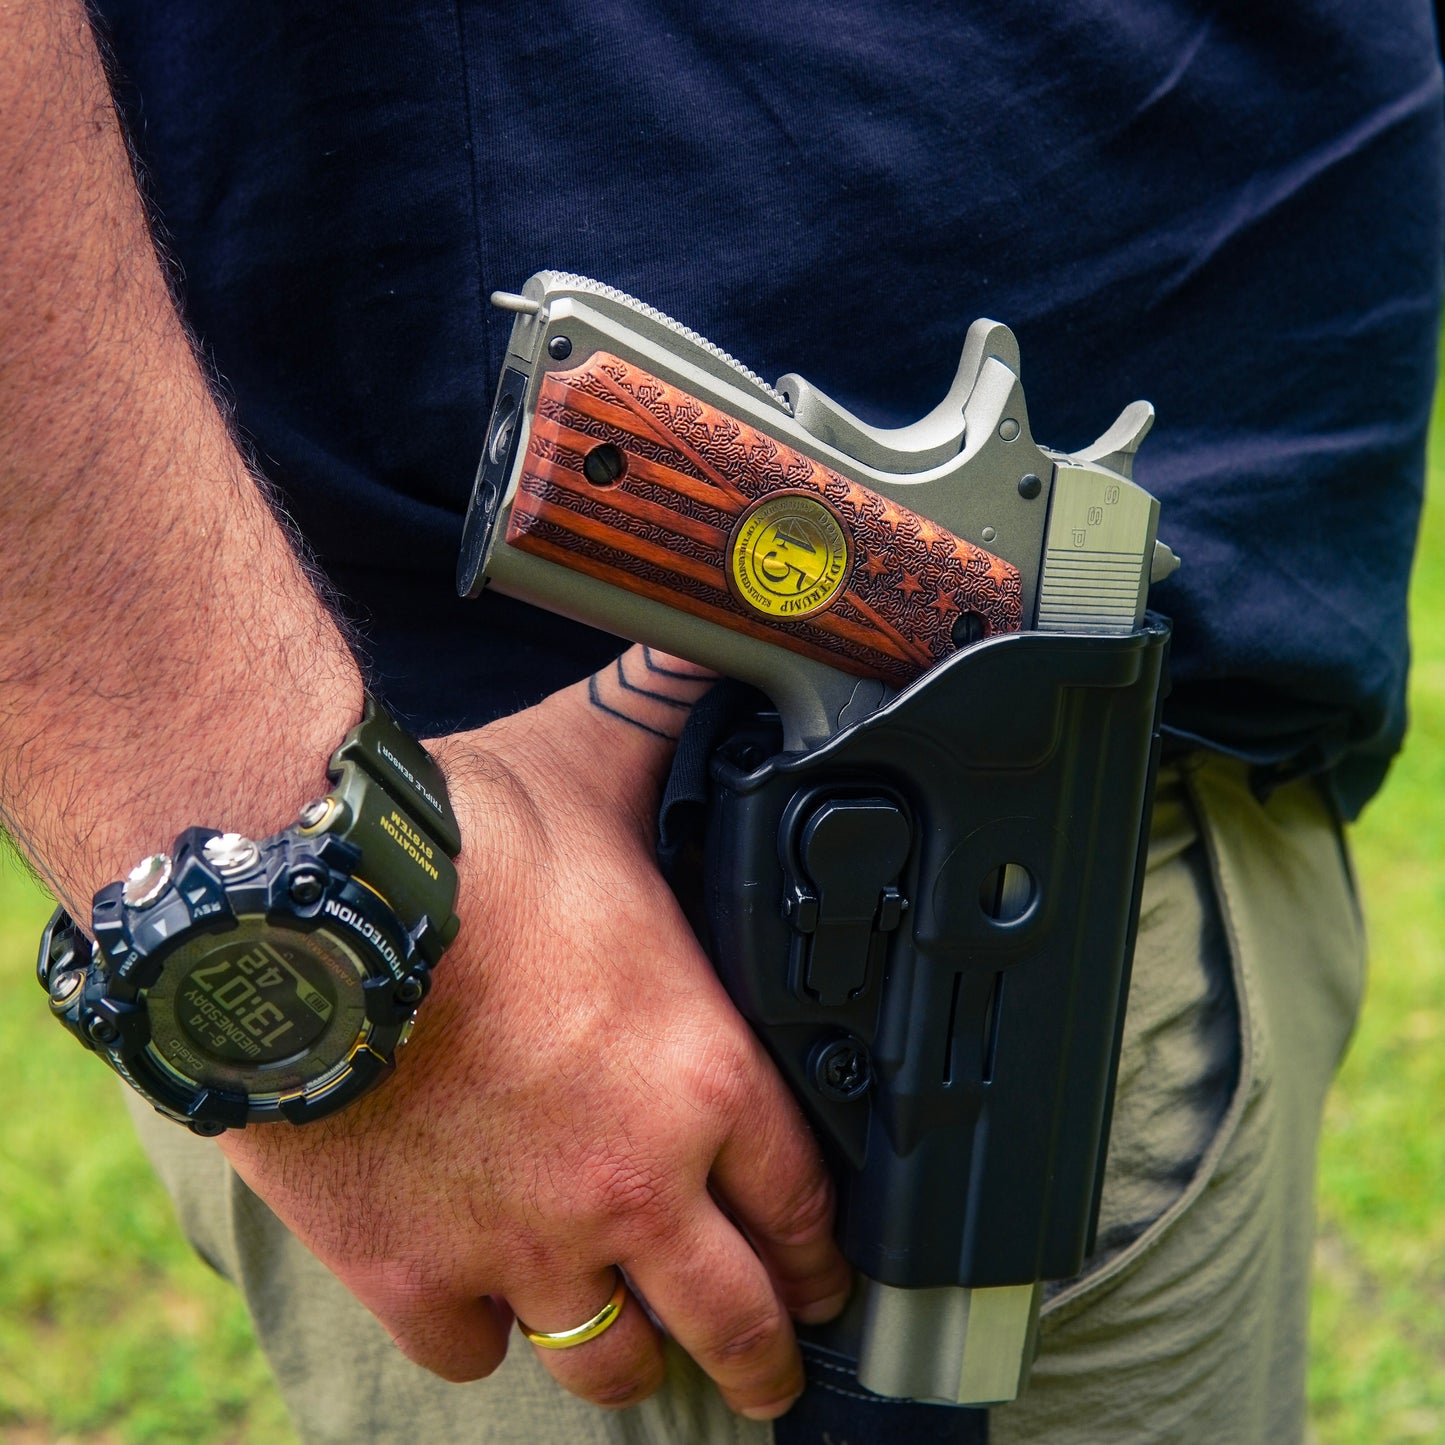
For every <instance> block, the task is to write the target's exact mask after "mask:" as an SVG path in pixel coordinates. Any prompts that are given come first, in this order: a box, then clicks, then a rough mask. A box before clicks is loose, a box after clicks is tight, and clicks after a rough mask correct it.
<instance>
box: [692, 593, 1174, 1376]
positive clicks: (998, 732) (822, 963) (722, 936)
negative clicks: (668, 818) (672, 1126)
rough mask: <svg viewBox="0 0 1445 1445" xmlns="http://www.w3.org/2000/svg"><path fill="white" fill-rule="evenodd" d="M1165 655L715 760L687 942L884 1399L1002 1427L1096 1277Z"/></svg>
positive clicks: (1114, 646) (1002, 681)
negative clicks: (794, 1120)
mask: <svg viewBox="0 0 1445 1445" xmlns="http://www.w3.org/2000/svg"><path fill="white" fill-rule="evenodd" d="M1168 642H1169V626H1168V624H1167V622H1165V621H1163V620H1162V619H1159V618H1156V617H1154V616H1153V615H1152V614H1150V615H1149V616H1148V617H1147V618H1146V620H1145V623H1144V625H1143V626H1142V627H1141V628H1139V629H1137V630H1136V631H1134V632H1132V633H1129V634H1126V635H1122V636H1120V635H1115V636H1106V635H1099V634H1087V635H1083V634H1079V635H1076V634H1069V633H1057V632H1054V633H1044V632H1023V633H1016V634H1012V635H1006V636H999V637H995V638H992V639H989V640H986V641H984V642H982V643H978V644H976V645H974V646H972V647H968V648H966V649H964V650H962V651H960V652H957V653H955V654H954V655H952V656H951V657H949V658H948V659H947V660H945V661H944V662H943V663H941V664H940V665H939V666H937V667H936V668H934V669H933V670H932V671H930V672H928V673H927V674H925V675H924V676H923V677H921V678H920V679H919V680H918V681H917V682H915V683H914V684H912V685H911V686H910V687H908V688H907V689H906V690H905V691H904V692H902V693H901V694H899V695H898V696H897V697H896V698H895V699H893V700H892V701H891V702H889V703H887V704H886V705H884V706H883V707H881V708H879V709H878V710H877V711H876V712H874V713H873V714H871V715H870V716H868V717H867V718H866V719H864V720H862V721H860V722H858V723H856V724H855V725H853V726H851V727H848V728H846V729H844V730H843V731H841V732H839V733H838V734H837V735H836V736H834V737H833V738H831V739H830V740H829V741H828V742H826V743H825V744H823V745H822V746H819V747H817V748H815V749H813V750H811V751H807V752H803V753H782V752H780V751H779V750H778V749H779V746H780V733H779V731H778V728H777V724H776V720H775V719H774V718H772V717H771V716H769V715H767V714H765V713H762V712H758V713H755V714H754V715H752V716H750V717H749V718H748V719H747V720H746V721H745V722H743V723H742V725H741V726H738V727H736V728H735V730H733V731H732V732H731V734H730V735H729V736H728V737H727V738H726V740H725V741H724V742H723V743H722V744H721V745H720V746H719V747H718V749H717V751H716V752H715V754H714V755H713V758H712V763H711V782H712V791H711V798H710V804H709V810H708V815H707V827H706V856H705V866H704V870H703V879H704V883H703V887H704V897H703V900H702V907H701V914H702V916H701V918H700V919H699V920H697V921H698V922H699V923H700V928H701V931H702V932H703V935H704V941H705V943H706V945H707V946H708V948H709V950H710V952H711V954H712V957H713V961H714V963H715V966H716V967H717V970H718V972H719V974H720V976H721V977H722V979H723V981H724V983H725V984H726V986H727V988H728V990H729V992H730V994H731V995H732V998H733V1000H734V1002H735V1003H736V1005H737V1007H738V1008H739V1010H740V1011H741V1012H742V1014H743V1015H744V1016H745V1017H746V1018H747V1020H748V1022H749V1023H750V1024H751V1025H752V1027H753V1028H754V1030H755V1031H756V1032H757V1033H758V1035H759V1036H760V1037H761V1038H762V1040H763V1042H764V1043H765V1045H766V1046H767V1048H768V1049H769V1051H770V1052H771V1054H772V1056H773V1058H774V1059H775V1061H776V1062H777V1064H778V1067H779V1068H780V1069H781V1071H782V1073H783V1075H784V1077H785V1078H786V1079H787V1081H788V1083H789V1084H790V1086H791V1087H792V1089H793V1090H794V1092H795V1093H796V1095H797V1097H798V1098H799V1100H800V1101H801V1102H802V1104H803V1106H804V1108H805V1110H806V1112H807V1113H808V1116H809V1117H810V1119H811V1121H812V1123H813V1125H814V1127H815V1129H816V1131H817V1133H818V1135H819V1136H820V1138H821V1140H822V1142H823V1144H824V1147H825V1150H826V1152H827V1154H828V1156H829V1158H830V1161H831V1163H832V1166H833V1169H834V1173H835V1178H836V1181H837V1185H838V1198H839V1237H840V1241H841V1244H842V1248H843V1252H844V1253H845V1255H846V1256H847V1258H848V1259H849V1261H850V1262H851V1263H852V1264H853V1265H854V1267H855V1268H856V1269H857V1270H858V1272H859V1273H860V1275H861V1276H863V1279H864V1286H863V1289H862V1291H861V1293H862V1295H863V1296H864V1299H863V1302H862V1304H861V1306H860V1308H859V1310H858V1312H857V1314H858V1317H859V1318H860V1319H861V1324H860V1325H859V1327H858V1334H857V1353H858V1359H859V1378H860V1380H861V1381H862V1383H863V1384H865V1385H866V1386H868V1387H869V1388H870V1389H873V1390H875V1391H877V1392H879V1393H881V1394H885V1395H892V1396H909V1397H913V1398H919V1399H933V1400H943V1401H947V1402H950V1403H958V1404H963V1403H981V1402H985V1401H995V1400H1004V1399H1010V1398H1013V1396H1014V1395H1016V1394H1017V1392H1018V1390H1019V1389H1021V1388H1022V1386H1023V1384H1024V1383H1025V1381H1026V1379H1027V1374H1028V1368H1029V1365H1030V1363H1031V1359H1032V1354H1033V1348H1034V1334H1035V1325H1036V1321H1037V1316H1038V1309H1039V1300H1040V1288H1041V1282H1042V1281H1045V1280H1052V1279H1063V1278H1067V1277H1069V1276H1071V1275H1073V1274H1075V1273H1077V1272H1078V1271H1079V1269H1080V1267H1081V1266H1082V1264H1083V1261H1084V1259H1085V1257H1086V1256H1087V1254H1088V1253H1089V1252H1090V1250H1091V1248H1092V1245H1093V1236H1094V1230H1095V1227H1096V1224H1097V1218H1098V1207H1099V1194H1100V1187H1101V1184H1102V1180H1103V1172H1104V1156H1105V1151H1106V1148H1107V1144H1108V1135H1109V1118H1110V1111H1111V1106H1112V1095H1113V1085H1114V1077H1115V1071H1116V1067H1117V1063H1118V1054H1119V1043H1120V1037H1121V1033H1122V1028H1123V1020H1124V1008H1125V1001H1126V998H1127V994H1128V987H1129V971H1130V963H1131V959H1132V953H1133V946H1134V936H1135V931H1136V926H1137V922H1138V916H1139V900H1140V893H1141V889H1142V886H1143V876H1144V862H1145V857H1146V852H1147V842H1148V828H1149V816H1150V808H1151V802H1152V795H1153V786H1154V775H1155V771H1156V767H1157V762H1158V756H1159V711H1160V704H1161V699H1162V694H1163V691H1164V678H1165V659H1166V654H1167V649H1168Z"/></svg>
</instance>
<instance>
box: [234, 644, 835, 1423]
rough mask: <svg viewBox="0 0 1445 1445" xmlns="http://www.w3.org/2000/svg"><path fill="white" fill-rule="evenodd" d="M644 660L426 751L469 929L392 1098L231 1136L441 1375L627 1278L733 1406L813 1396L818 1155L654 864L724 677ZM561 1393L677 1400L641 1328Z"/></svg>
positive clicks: (561, 1318) (777, 1407)
mask: <svg viewBox="0 0 1445 1445" xmlns="http://www.w3.org/2000/svg"><path fill="white" fill-rule="evenodd" d="M688 671H689V669H688V668H687V665H686V664H679V663H677V662H676V661H675V660H672V659H660V658H659V657H658V656H657V654H649V653H646V652H645V651H644V649H641V648H634V649H633V650H632V651H631V652H629V653H628V654H627V655H626V656H625V657H624V658H623V659H622V660H621V662H620V663H619V664H618V666H617V668H616V669H609V670H607V671H606V672H604V673H602V674H599V675H598V677H597V678H594V679H592V681H591V682H590V684H589V683H582V684H578V685H577V686H576V687H573V688H569V689H568V690H566V691H565V692H562V693H558V694H557V695H556V696H554V697H552V698H549V699H548V700H547V701H546V702H544V703H542V704H541V705H540V706H538V707H535V708H532V709H530V710H528V711H527V712H524V713H521V714H518V715H517V716H515V717H511V718H507V719H505V720H503V721H501V722H498V723H495V724H493V725H492V726H490V727H487V728H483V729H481V730H480V731H478V732H475V733H470V734H465V735H462V736H458V737H454V738H450V739H446V740H443V741H442V742H441V743H440V744H434V745H433V746H434V747H435V749H436V751H437V753H438V756H439V758H440V760H441V761H442V762H443V764H444V766H445V767H446V769H447V772H448V774H449V777H450V781H451V789H452V797H453V802H454V804H455V806H456V809H457V813H458V816H459V818H460V819H461V822H462V827H463V837H464V839H465V843H464V848H463V853H462V857H461V859H460V860H459V862H460V865H461V870H462V892H461V896H460V898H459V900H458V912H459V913H460V915H461V918H462V933H461V936H460V937H459V939H458V941H457V943H456V945H455V946H454V947H453V949H452V950H451V952H449V953H448V955H447V957H446V958H445V959H444V960H443V962H442V964H441V966H440V967H439V968H438V970H437V975H436V980H437V981H436V989H435V992H434V993H433V995H432V997H431V998H430V999H429V1000H428V1002H427V1004H426V1005H425V1007H424V1008H423V1010H422V1012H421V1015H420V1019H419V1023H418V1028H417V1031H416V1035H415V1037H414V1039H413V1041H412V1043H411V1044H410V1045H409V1046H408V1048H407V1049H406V1051H405V1053H404V1055H403V1057H402V1058H401V1060H400V1061H399V1064H398V1068H397V1074H396V1077H395V1078H394V1079H393V1080H392V1081H391V1082H389V1083H388V1084H387V1085H386V1086H385V1087H383V1088H382V1089H380V1090H378V1091H377V1092H376V1093H375V1094H373V1095H371V1096H369V1097H368V1098H367V1099H364V1100H362V1101H361V1102H360V1103H359V1104H358V1105H357V1106H355V1107H354V1108H353V1109H351V1110H348V1111H347V1112H345V1113H344V1114H342V1115H340V1116H338V1117H336V1118H334V1119H330V1120H325V1121H322V1122H321V1123H319V1124H316V1125H309V1126H307V1127H306V1128H304V1129H292V1128H289V1127H273V1128H269V1129H254V1130H248V1131H246V1132H245V1133H244V1134H234V1135H230V1136H228V1137H227V1139H226V1141H225V1144H224V1147H225V1149H226V1152H227V1154H228V1156H229V1157H230V1158H231V1161H232V1162H233V1163H234V1164H235V1165H236V1167H237V1168H238V1169H239V1170H240V1172H241V1173H242V1175H243V1176H244V1177H245V1178H246V1180H247V1182H248V1183H249V1184H250V1185H251V1186H252V1188H254V1189H255V1190H256V1191H257V1193H259V1194H260V1195H261V1196H262V1197H263V1198H265V1199H266V1200H267V1202H268V1203H269V1204H270V1205H271V1207H272V1208H273V1209H275V1210H276V1211H277V1212H278V1213H279V1214H280V1215H281V1217H282V1218H283V1219H284V1220H285V1221H286V1222H287V1223H288V1224H289V1225H290V1226H291V1227H292V1228H293V1229H294V1230H295V1231H296V1233H297V1234H298V1235H299V1236H300V1237H301V1238H302V1239H303V1240H304V1241H305V1243H306V1244H307V1245H308V1246H309V1247H310V1248H311V1249H312V1250H313V1251H314V1252H315V1253H316V1254H317V1255H318V1256H319V1257H320V1258H321V1259H322V1260H323V1261H324V1262H325V1263H326V1264H328V1265H329V1266H330V1267H331V1268H332V1269H333V1270H334V1271H335V1272H336V1273H337V1275H338V1276H340V1278H341V1279H342V1281H343V1282H344V1283H345V1284H346V1285H347V1286H348V1287H349V1288H350V1289H351V1290H352V1291H353V1292H354V1293H355V1294H356V1295H357V1296H358V1297H359V1298H360V1299H361V1300H362V1302H363V1303H365V1304H366V1305H367V1306H368V1307H369V1308H370V1309H371V1310H372V1311H373V1312H374V1313H375V1314H376V1315H377V1316H378V1317H379V1318H380V1319H381V1321H382V1322H383V1324H385V1325H386V1326H387V1328H388V1329H390V1330H391V1332H392V1333H393V1335H394V1336H395V1337H396V1340H397V1343H398V1345H400V1347H401V1348H402V1349H404V1350H405V1351H406V1353H407V1354H408V1355H410V1356H411V1357H412V1358H413V1359H415V1360H417V1361H418V1362H419V1363H421V1364H423V1365H425V1366H427V1367H428V1368H430V1369H433V1370H435V1371H437V1372H438V1373H440V1374H442V1375H445V1376H447V1377H448V1378H451V1379H469V1378H472V1377H475V1376H479V1375H484V1374H486V1373H488V1372H489V1371H490V1370H491V1369H493V1368H494V1367H495V1366H496V1365H497V1363H498V1362H499V1361H500V1359H501V1357H502V1354H503V1353H504V1351H505V1349H506V1345H507V1334H506V1332H507V1328H508V1325H509V1323H510V1315H509V1311H508V1307H510V1310H511V1311H515V1313H516V1315H517V1316H518V1317H520V1318H521V1319H523V1320H525V1321H526V1323H527V1324H528V1325H529V1326H530V1327H531V1328H532V1329H534V1330H546V1331H556V1330H563V1329H567V1328H570V1327H572V1326H575V1325H578V1324H580V1323H582V1322H583V1321H584V1320H586V1319H588V1318H589V1317H590V1316H591V1315H592V1314H594V1313H595V1312H596V1311H597V1310H598V1309H599V1308H600V1306H601V1305H602V1304H603V1303H604V1302H605V1301H606V1300H607V1298H608V1296H609V1295H610V1293H611V1292H612V1288H613V1283H614V1280H615V1274H614V1266H620V1267H621V1268H622V1269H623V1270H624V1271H625V1273H626V1277H627V1280H628V1282H629V1284H630V1286H631V1288H632V1290H633V1291H634V1293H635V1294H636V1295H637V1296H640V1297H642V1298H643V1299H645V1300H646V1302H647V1306H648V1309H650V1310H651V1311H652V1313H653V1314H655V1315H656V1316H657V1318H658V1319H659V1320H660V1321H661V1322H662V1324H663V1326H664V1327H665V1328H666V1329H667V1330H668V1332H669V1333H671V1334H672V1335H673V1336H675V1337H676V1338H677V1340H678V1341H679V1342H680V1343H681V1344H682V1345H683V1346H684V1348H686V1349H687V1351H688V1352H689V1353H690V1354H691V1355H692V1356H693V1357H694V1358H695V1359H696V1360H697V1361H698V1363H699V1364H701V1365H702V1367H703V1368H704V1369H705V1370H706V1371H707V1372H708V1374H709V1375H711V1376H712V1378H713V1379H714V1380H715V1381H716V1382H717V1384H718V1386H719V1388H720V1389H721V1390H722V1392H723V1394H724V1396H725V1398H726V1399H727V1400H728V1402H729V1403H730V1404H731V1405H732V1406H733V1407H734V1408H735V1409H738V1410H740V1411H742V1412H743V1413H746V1414H749V1415H753V1416H755V1417H758V1418H769V1417H772V1416H774V1415H776V1414H779V1413H781V1412H782V1411H783V1410H784V1409H785V1408H786V1407H787V1406H788V1405H789V1404H790V1403H791V1402H792V1400H793V1398H794V1397H795V1396H796V1395H797V1394H798V1392H799V1391H800V1390H801V1388H802V1384H803V1380H802V1373H801V1368H800V1363H799V1358H798V1354H797V1349H796V1346H795V1344H794V1341H793V1335H792V1328H791V1325H790V1323H789V1319H788V1316H789V1313H792V1314H794V1315H796V1316H798V1317H799V1318H802V1319H808V1320H817V1319H823V1318H827V1317H830V1316H831V1315H833V1314H835V1313H836V1312H837V1311H838V1310H839V1309H841V1308H842V1305H843V1302H844V1299H845V1297H846V1293H847V1290H848V1283H849V1276H848V1269H847V1266H846V1264H845V1263H844V1261H843V1259H842V1257H841V1255H840V1254H839V1252H838V1250H837V1247H836V1246H835V1245H834V1243H833V1241H832V1235H831V1225H832V1196H831V1191H830V1187H829V1183H828V1179H827V1175H826V1174H825V1172H824V1170H823V1167H822V1162H821V1159H820V1157H819V1154H818V1150H817V1147H816V1145H815V1144H814V1143H813V1141H812V1139H811V1137H810V1136H809V1134H808V1132H807V1129H806V1127H805V1125H804V1123H803V1121H802V1119H801V1117H800V1115H799V1113H798V1109H797V1106H796V1104H795V1103H794V1102H793V1100H792V1099H791V1097H790V1096H789V1095H788V1093H787V1091H786V1089H785V1088H784V1086H783V1084H782V1082H781V1080H780V1079H779V1078H778V1076H777V1074H776V1073H775V1071H774V1070H773V1068H772V1067H771V1065H770V1064H769V1062H768V1061H767V1059H766V1058H765V1056H764V1055H763V1053H762V1051H761V1049H760V1048H759V1046H758V1044H757V1042H756V1041H755V1040H754V1039H753V1038H752V1036H751V1034H750V1033H749V1032H748V1030H747V1028H746V1026H745V1025H744V1024H743V1023H742V1021H741V1019H740V1018H739V1017H738V1015H737V1013H736V1012H735V1011H734V1009H733V1007H732V1005H731V1004H730V1002H729V1001H728V999H727V997H726V995H725V994H724V992H723V990H722V988H721V987H720V985H719V984H718V982H717V979H716V977H715V976H714V974H713V971H712V969H711V967H710V966H709V964H708V962H707V960H706V958H705V957H704V956H703V954H702V953H701V951H700V949H699V948H698V945H697V943H696V941H695V939H694V938H693V936H692V933H691V931H690V930H689V928H688V926H687V924H686V922H685V920H684V919H683V917H682V915H681V914H680V912H679V911H678V908H677V905H676V903H675V902H674V900H673V898H672V896H671V894H670V893H669V892H668V890H667V887H666V885H665V884H664V883H663V881H662V879H661V877H660V876H659V874H658V872H657V869H656V865H655V863H654V861H653V853H652V846H653V839H652V819H653V816H654V813H655V809H656V804H657V793H658V787H659V784H660V781H661V779H662V777H663V776H664V775H665V773H666V768H667V763H668V760H669V758H670V756H671V751H672V742H671V737H672V736H673V735H675V734H676V732H677V731H678V730H679V728H680V724H681V720H682V718H683V717H684V716H685V713H686V707H687V705H689V704H690V703H691V702H692V701H693V700H694V699H695V698H696V696H697V695H698V694H699V693H700V692H701V691H703V690H704V688H705V687H706V685H707V679H706V678H702V677H699V678H697V679H696V680H690V679H689V678H688V677H687V676H685V675H684V676H679V675H678V674H686V673H687V672H688ZM539 1354H540V1355H541V1356H542V1358H543V1361H544V1363H545V1364H546V1365H547V1367H548V1368H549V1369H550V1370H551V1371H552V1373H553V1374H554V1375H555V1376H556V1378H557V1379H558V1380H559V1381H560V1382H561V1383H562V1384H563V1385H565V1386H566V1387H567V1388H568V1389H570V1390H572V1391H574V1392H575V1393H577V1394H579V1395H582V1396H584V1397H585V1398H587V1399H590V1400H593V1401H595V1402H597V1403H598V1404H603V1405H627V1404H632V1403H635V1402H636V1401H637V1400H639V1399H641V1398H643V1397H644V1396H645V1395H647V1394H648V1393H650V1392H651V1391H652V1390H653V1389H654V1388H656V1386H657V1385H658V1384H659V1383H660V1381H661V1378H662V1370H663V1357H662V1350H661V1344H660V1338H659V1334H658V1331H657V1329H656V1328H655V1326H654V1325H653V1324H652V1322H651V1321H650V1320H649V1318H648V1314H647V1311H646V1310H644V1309H642V1308H640V1307H639V1306H638V1304H637V1303H636V1300H635V1299H634V1300H629V1302H628V1303H627V1305H626V1306H625V1308H624V1311H623V1314H622V1316H621V1318H620V1319H619V1320H618V1321H617V1323H616V1324H615V1325H614V1326H612V1328H611V1329H610V1330H608V1331H607V1332H606V1333H605V1334H603V1335H602V1336H600V1337H599V1338H597V1339H595V1340H593V1341H591V1342H589V1343H587V1344H585V1345H581V1346H578V1347H576V1348H574V1349H570V1350H566V1351H553V1350H542V1351H539Z"/></svg>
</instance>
